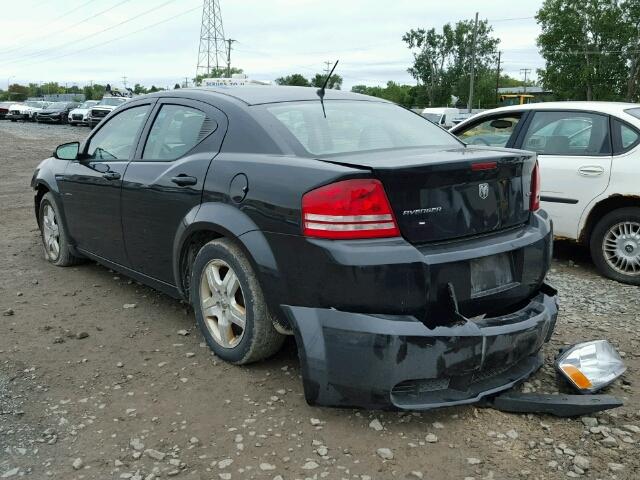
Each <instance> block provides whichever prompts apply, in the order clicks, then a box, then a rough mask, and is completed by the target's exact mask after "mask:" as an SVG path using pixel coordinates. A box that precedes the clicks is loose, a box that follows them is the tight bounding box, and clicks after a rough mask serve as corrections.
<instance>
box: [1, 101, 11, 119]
mask: <svg viewBox="0 0 640 480" xmlns="http://www.w3.org/2000/svg"><path fill="white" fill-rule="evenodd" d="M13 104H14V103H13V102H0V119H4V118H5V116H6V115H7V114H8V113H9V107H11V105H13Z"/></svg>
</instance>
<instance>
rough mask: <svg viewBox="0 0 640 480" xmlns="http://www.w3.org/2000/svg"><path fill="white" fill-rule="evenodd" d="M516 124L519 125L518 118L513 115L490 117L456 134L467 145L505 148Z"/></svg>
mask: <svg viewBox="0 0 640 480" xmlns="http://www.w3.org/2000/svg"><path fill="white" fill-rule="evenodd" d="M518 123H520V116H516V115H513V114H511V115H509V116H506V117H491V118H489V119H487V120H485V121H483V122H480V123H477V124H475V125H472V126H471V127H470V128H469V129H468V130H464V131H462V132H460V133H458V137H459V138H460V140H462V141H463V142H464V143H466V144H467V145H488V146H492V147H505V146H506V145H507V143H508V142H509V139H510V138H511V136H512V135H513V132H514V131H515V129H516V127H517V126H518Z"/></svg>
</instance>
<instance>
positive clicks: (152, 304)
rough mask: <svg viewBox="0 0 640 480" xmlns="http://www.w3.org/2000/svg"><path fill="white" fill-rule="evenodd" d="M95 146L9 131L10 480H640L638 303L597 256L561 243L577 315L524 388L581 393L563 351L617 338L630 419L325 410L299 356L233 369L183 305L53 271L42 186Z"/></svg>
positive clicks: (127, 284)
mask: <svg viewBox="0 0 640 480" xmlns="http://www.w3.org/2000/svg"><path fill="white" fill-rule="evenodd" d="M87 133H88V129H85V128H78V127H69V126H55V125H34V124H20V123H18V124H16V123H10V122H7V121H2V122H0V166H1V169H2V170H1V171H2V179H1V180H0V231H1V232H2V235H0V262H1V267H0V310H1V311H3V312H4V315H3V316H1V317H0V320H1V323H0V478H2V479H4V478H14V477H15V478H17V477H20V476H25V477H27V478H34V479H41V478H59V479H65V480H68V479H120V478H122V479H127V478H128V479H134V480H142V479H154V478H166V477H171V476H175V477H176V478H184V479H194V480H200V479H202V480H213V479H244V478H256V479H286V480H289V479H306V478H311V479H318V478H328V479H342V478H344V479H361V480H363V479H373V478H375V479H387V478H398V479H404V478H413V479H421V478H425V479H461V480H462V479H477V480H480V479H517V478H531V479H555V478H566V477H583V478H593V479H632V478H638V472H639V471H640V455H639V453H640V449H639V448H638V441H640V401H639V400H638V397H637V395H636V394H635V391H636V390H637V384H638V382H639V380H640V378H639V374H638V370H639V367H640V353H639V352H640V337H639V336H638V333H637V331H638V326H639V325H640V310H639V308H638V307H639V302H640V300H639V296H638V288H636V287H629V286H624V285H621V284H618V283H615V282H612V281H609V280H606V279H603V278H601V277H599V276H598V275H597V274H596V273H595V271H594V269H593V267H592V265H591V264H590V262H589V258H588V256H587V255H586V253H585V252H584V251H583V250H582V249H579V248H577V247H575V246H572V245H570V244H558V245H556V259H555V260H554V265H553V270H552V272H551V273H550V277H551V281H552V282H553V283H554V284H555V285H556V286H557V287H558V288H559V290H560V296H561V308H562V313H561V316H560V318H559V323H558V327H557V330H556V334H555V336H554V338H553V340H552V342H551V344H550V345H548V346H547V347H546V348H545V353H546V358H547V364H546V365H545V367H544V368H543V369H541V370H540V371H539V372H538V373H537V374H536V375H535V376H534V377H533V378H532V379H531V380H530V382H527V383H525V384H524V385H523V387H522V388H523V389H525V390H529V391H540V392H555V391H558V389H560V390H561V391H566V387H565V386H564V385H563V384H562V383H561V382H559V381H557V380H556V377H555V374H554V372H553V368H552V359H553V355H554V353H555V352H556V351H557V350H558V349H559V348H561V347H562V346H564V345H569V344H571V343H574V342H576V341H582V340H590V339H595V338H603V337H604V338H607V339H609V340H611V341H612V342H613V343H614V345H615V346H616V347H617V348H619V350H620V351H621V353H622V355H624V357H625V361H626V363H627V366H628V371H627V373H626V374H625V376H624V377H623V379H622V380H621V381H618V382H616V383H615V384H614V385H613V386H612V387H610V388H609V389H608V391H607V393H611V394H614V395H616V396H618V397H620V398H622V399H623V400H624V402H625V406H624V407H622V408H619V409H616V410H613V411H609V412H605V413H602V414H598V415H595V416H594V417H589V418H581V419H580V418H578V419H558V418H554V417H551V416H546V415H513V414H506V413H501V412H497V411H494V410H490V409H479V408H475V407H473V406H468V407H460V408H450V409H443V410H438V411H433V412H427V413H395V412H393V413H389V412H368V411H357V410H339V409H324V408H312V407H309V406H308V405H307V404H306V403H305V401H304V397H303V392H302V383H301V380H300V376H299V364H298V360H297V356H296V351H295V345H294V344H293V342H292V341H289V342H288V343H287V344H286V345H285V348H284V349H283V350H282V352H281V353H279V354H278V355H277V356H276V357H275V358H273V359H271V360H269V361H267V362H264V363H261V364H258V365H252V366H249V367H234V366H230V365H227V364H225V363H223V362H221V361H219V360H216V358H215V357H214V356H212V355H211V353H210V352H209V350H208V349H207V348H206V347H205V345H204V343H203V340H202V338H201V336H200V334H199V333H198V331H197V330H196V327H195V323H194V318H193V315H192V313H191V312H190V311H189V309H188V308H187V307H186V305H184V304H183V303H181V302H178V301H176V300H173V299H171V298H169V297H167V296H165V295H162V294H160V293H158V292H155V291H153V290H151V289H149V288H147V287H144V286H141V285H139V284H137V283H135V282H133V281H131V280H129V279H128V278H126V277H124V276H121V275H118V274H115V273H114V272H112V271H109V270H107V269H106V268H104V267H101V266H98V265H95V264H85V265H81V266H79V267H74V268H67V269H62V268H56V267H53V266H51V265H50V264H48V263H47V262H46V261H45V260H44V258H43V254H42V253H41V246H40V239H39V235H38V230H37V227H36V223H35V220H34V215H33V204H32V193H31V191H30V189H29V180H30V178H31V175H32V173H33V170H34V168H35V166H36V165H37V163H38V162H39V161H40V160H41V159H43V158H45V157H46V156H48V155H49V154H50V152H51V151H52V150H53V149H54V147H55V146H56V145H58V144H60V143H63V142H66V141H72V140H75V139H80V138H83V137H85V136H86V135H87Z"/></svg>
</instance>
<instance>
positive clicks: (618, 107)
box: [451, 101, 640, 133]
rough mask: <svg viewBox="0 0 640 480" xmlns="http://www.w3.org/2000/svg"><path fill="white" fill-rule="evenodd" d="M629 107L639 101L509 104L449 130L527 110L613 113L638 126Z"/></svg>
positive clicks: (639, 124)
mask: <svg viewBox="0 0 640 480" xmlns="http://www.w3.org/2000/svg"><path fill="white" fill-rule="evenodd" d="M631 108H640V103H625V102H593V101H591V102H587V101H584V102H542V103H529V104H526V105H511V106H509V107H498V108H493V109H490V110H485V111H484V112H480V113H477V114H476V115H473V116H471V117H469V118H467V119H465V120H464V121H462V122H460V123H459V124H457V125H456V126H454V127H453V128H452V129H451V130H452V133H455V132H457V131H459V130H461V129H463V128H465V127H466V126H467V125H469V124H472V123H475V122H477V121H478V120H479V119H482V118H485V117H491V116H493V115H499V114H502V113H509V112H527V111H531V110H571V111H583V112H598V113H604V114H606V115H614V116H617V117H623V118H625V119H626V120H627V121H631V122H632V123H634V125H638V126H640V121H639V120H638V118H637V117H635V116H632V115H629V114H628V113H627V112H626V110H628V109H631Z"/></svg>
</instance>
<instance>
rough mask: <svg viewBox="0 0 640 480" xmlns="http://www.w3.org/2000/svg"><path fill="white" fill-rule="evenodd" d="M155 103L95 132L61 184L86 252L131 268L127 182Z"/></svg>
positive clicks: (71, 225)
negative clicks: (124, 208) (124, 204)
mask: <svg viewBox="0 0 640 480" xmlns="http://www.w3.org/2000/svg"><path fill="white" fill-rule="evenodd" d="M152 103H153V102H152V101H147V102H143V103H137V104H132V105H131V106H130V107H128V108H126V109H123V110H122V111H121V112H119V113H118V114H117V115H115V116H114V117H112V118H111V119H110V120H109V121H108V122H106V123H105V124H104V125H102V126H101V127H100V129H99V130H96V131H95V132H94V133H93V134H92V135H91V137H89V138H88V139H87V141H86V142H85V143H84V145H83V146H82V149H81V154H80V156H79V160H77V161H73V162H70V163H69V164H68V166H67V168H66V169H65V172H64V174H63V177H62V178H61V179H60V189H61V191H62V199H63V206H64V210H65V217H66V219H67V227H68V230H69V234H70V235H71V237H72V239H73V242H74V243H75V245H76V246H77V247H78V248H79V249H80V250H83V251H85V252H88V253H91V254H93V255H97V256H99V257H102V258H105V259H107V260H109V261H111V262H114V263H117V264H120V265H124V266H128V263H129V262H128V260H127V255H126V252H125V248H124V241H123V236H122V223H121V218H120V202H121V199H120V194H121V192H120V189H121V187H122V178H123V177H124V173H125V171H126V168H127V164H128V163H129V160H130V159H131V158H132V156H133V154H134V152H135V150H136V146H137V142H138V139H139V136H140V132H141V131H142V128H143V127H144V124H145V122H146V121H147V119H148V117H149V113H150V111H151V108H152Z"/></svg>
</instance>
